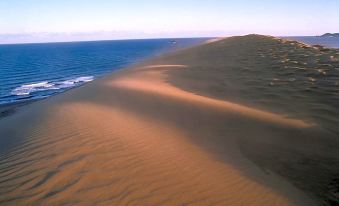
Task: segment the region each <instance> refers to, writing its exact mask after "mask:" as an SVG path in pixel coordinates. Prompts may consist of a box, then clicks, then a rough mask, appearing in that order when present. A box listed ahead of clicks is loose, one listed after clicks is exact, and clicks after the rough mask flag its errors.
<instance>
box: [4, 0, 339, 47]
mask: <svg viewBox="0 0 339 206" xmlns="http://www.w3.org/2000/svg"><path fill="white" fill-rule="evenodd" d="M325 32H339V0H280V1H279V0H234V1H228V0H166V1H165V0H120V1H116V0H0V43H6V42H8V43H12V42H41V41H73V40H89V39H129V38H158V37H190V36H192V37H195V36H230V35H242V34H248V33H260V34H270V35H279V36H286V35H318V34H322V33H325Z"/></svg>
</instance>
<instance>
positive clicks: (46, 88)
mask: <svg viewBox="0 0 339 206" xmlns="http://www.w3.org/2000/svg"><path fill="white" fill-rule="evenodd" d="M286 38H288V39H292V40H297V41H302V42H305V43H307V44H322V45H324V46H327V47H332V48H339V38H336V37H333V38H330V37H286ZM206 40H207V38H187V39H175V40H173V39H153V40H152V39H151V40H115V41H92V42H68V43H40V44H13V45H0V105H4V104H10V103H17V102H24V101H31V100H37V99H42V98H46V97H49V96H51V95H55V94H59V93H61V92H64V91H66V90H68V89H71V88H74V87H77V86H80V85H82V84H84V83H86V82H90V81H93V80H94V79H96V78H99V77H101V76H103V75H106V74H108V73H111V72H112V71H115V70H118V69H121V68H124V67H127V66H129V65H131V64H134V63H137V62H140V61H142V60H145V59H147V58H150V57H153V56H155V55H158V54H163V53H165V52H170V51H174V50H176V49H181V48H185V47H189V46H193V45H195V44H199V43H201V42H203V41H206Z"/></svg>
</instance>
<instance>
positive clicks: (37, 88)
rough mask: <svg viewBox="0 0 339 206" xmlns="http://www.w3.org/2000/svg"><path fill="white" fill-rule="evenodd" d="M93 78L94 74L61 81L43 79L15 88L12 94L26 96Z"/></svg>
mask: <svg viewBox="0 0 339 206" xmlns="http://www.w3.org/2000/svg"><path fill="white" fill-rule="evenodd" d="M93 79H94V77H93V76H83V77H77V78H73V79H68V80H65V81H59V82H49V81H42V82H37V83H30V84H23V85H21V86H20V87H17V88H15V89H13V90H12V92H11V94H12V95H17V96H26V95H30V94H32V93H34V92H42V91H49V90H59V89H66V88H71V87H75V86H78V85H80V84H83V83H86V82H90V81H93Z"/></svg>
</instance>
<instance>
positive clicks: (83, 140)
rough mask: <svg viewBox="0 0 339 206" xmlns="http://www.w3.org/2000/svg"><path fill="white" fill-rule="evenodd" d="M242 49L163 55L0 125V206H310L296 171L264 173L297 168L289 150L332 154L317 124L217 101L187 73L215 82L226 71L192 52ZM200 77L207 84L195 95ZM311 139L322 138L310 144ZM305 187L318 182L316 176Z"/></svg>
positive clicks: (213, 45)
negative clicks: (206, 73)
mask: <svg viewBox="0 0 339 206" xmlns="http://www.w3.org/2000/svg"><path fill="white" fill-rule="evenodd" d="M242 38H245V40H246V41H252V42H258V41H260V40H261V38H263V37H255V38H254V39H253V37H252V36H249V37H238V38H236V39H232V38H231V39H225V40H221V41H217V42H212V43H209V44H207V45H202V46H200V47H197V48H192V49H190V50H184V51H182V52H178V53H175V54H171V55H168V56H164V57H161V58H159V59H156V60H152V61H149V62H145V63H143V64H142V65H139V66H136V67H135V68H131V69H127V70H124V71H121V72H118V73H115V74H113V75H111V76H109V77H106V78H104V79H102V80H99V81H95V82H93V83H90V84H87V85H85V86H83V87H81V88H78V89H74V90H71V91H69V92H67V93H64V94H61V95H58V96H55V97H52V98H50V99H47V100H45V101H41V102H36V103H34V104H31V105H28V106H26V108H24V109H22V110H20V111H19V112H16V113H15V114H13V115H11V116H8V117H6V118H3V119H1V122H0V137H1V138H2V140H1V141H2V142H3V143H4V144H3V145H4V147H3V148H4V149H2V152H1V153H0V205H316V204H317V203H319V202H321V198H323V196H317V195H316V194H317V193H312V192H310V190H309V189H308V186H309V185H310V186H313V185H314V184H315V183H314V184H313V183H309V184H307V181H308V180H309V179H307V178H306V179H302V178H301V177H300V176H301V175H300V172H299V171H298V170H297V171H296V169H295V168H296V167H297V166H298V165H297V166H296V164H295V163H293V162H292V163H291V164H289V166H290V168H289V169H288V168H287V169H286V168H285V167H283V168H281V167H279V166H276V165H275V164H281V162H284V161H285V159H287V160H288V161H292V160H299V157H294V156H291V155H294V154H295V153H294V151H298V154H300V155H309V156H307V157H308V158H309V159H310V158H311V157H312V156H314V155H315V154H322V156H323V157H325V158H328V157H332V155H335V152H334V151H333V150H332V147H331V146H333V147H335V146H336V144H337V142H336V141H334V140H333V141H332V139H331V138H332V137H333V136H331V135H332V133H330V132H328V131H327V130H326V129H324V128H323V127H322V124H321V122H319V121H312V120H314V119H312V118H302V116H301V115H293V114H291V113H289V112H282V110H276V111H275V110H274V109H272V107H269V106H267V107H268V108H270V109H266V110H265V109H263V106H262V107H255V106H253V105H250V104H245V103H244V101H236V99H234V101H231V100H232V99H230V100H227V99H226V98H224V96H221V95H220V98H217V97H215V94H217V93H213V92H211V93H209V92H208V91H209V88H207V87H204V86H206V85H212V84H213V82H214V81H215V82H217V81H218V78H212V79H211V78H210V77H209V76H206V75H205V74H203V75H200V74H202V73H201V71H199V66H203V67H204V68H205V67H206V65H210V66H209V72H210V73H214V74H215V75H218V76H220V75H221V74H223V73H225V72H226V71H222V72H221V73H220V71H219V70H218V67H216V66H215V62H218V61H221V60H220V59H223V58H225V59H223V60H222V61H224V63H225V61H227V58H228V57H227V55H225V53H223V52H220V55H219V56H218V55H215V57H214V58H211V57H209V56H208V55H206V54H205V53H204V51H207V52H208V51H209V50H210V49H211V48H216V50H217V51H221V49H220V48H226V47H225V46H220V44H229V43H233V42H234V41H235V42H236V43H242V41H241V40H242ZM266 38H267V39H269V41H270V42H273V43H275V42H276V41H279V40H277V39H272V38H268V37H265V39H266ZM267 41H268V40H267ZM284 44H287V43H286V42H285V43H284ZM238 47H242V48H243V45H240V46H239V45H237V46H236V48H238ZM269 48H271V47H269V46H267V49H269ZM282 48H284V47H282ZM233 52H237V51H236V50H233ZM185 54H186V56H185ZM203 57H205V58H203ZM219 58H220V59H219ZM256 58H257V57H256ZM258 58H259V57H258ZM192 59H193V60H192ZM199 59H200V60H199ZM218 59H219V60H218ZM197 65H198V66H197ZM224 65H226V63H225V64H224ZM254 66H257V65H254ZM227 68H230V67H227ZM199 72H200V73H199ZM226 73H227V72H226ZM248 73H250V72H248ZM214 74H213V75H214ZM187 75H191V76H190V77H191V78H193V79H199V82H200V83H197V84H195V83H192V79H190V78H189V77H188V76H187ZM204 78H209V83H208V84H207V83H206V85H205V84H203V83H204V82H205V80H204ZM243 78H246V76H243ZM252 78H255V76H253V74H252ZM190 86H191V87H190ZM199 86H200V87H201V88H202V87H204V89H199V90H198V89H197V87H199ZM227 89H228V88H226V87H225V88H224V91H227ZM253 90H255V88H253ZM206 92H207V93H209V94H210V95H206ZM227 95H229V97H230V98H233V96H232V93H231V92H230V93H227V94H226V96H227ZM239 95H240V94H239ZM240 96H241V95H240ZM323 135H329V136H326V137H324V138H323V139H319V137H323ZM304 138H307V140H308V141H304ZM329 139H331V141H329ZM301 142H304V143H305V145H302V143H301ZM276 145H279V147H277V146H276ZM5 146H6V147H5ZM268 148H269V149H270V150H269V149H268ZM326 149H327V153H326ZM291 157H293V158H291ZM271 158H273V160H272V159H271ZM274 158H276V159H274ZM284 158H285V159H284ZM320 160H322V159H320ZM263 163H264V164H263ZM306 165H307V164H306ZM299 166H300V165H299ZM298 168H303V167H298ZM308 169H309V168H308ZM313 170H314V171H315V169H314V168H313ZM291 171H292V172H294V174H295V176H296V177H297V178H296V179H297V180H300V182H301V183H302V184H304V185H305V188H302V187H300V186H299V184H297V183H296V181H295V179H293V178H291V177H290V172H291ZM304 174H305V176H306V177H307V175H308V174H309V173H308V171H307V170H305V171H304ZM314 179H315V180H316V181H315V182H316V183H317V181H318V179H320V180H321V181H323V180H327V179H326V178H324V176H322V174H320V175H319V178H318V179H316V178H314ZM319 199H320V200H319ZM325 203H328V202H325Z"/></svg>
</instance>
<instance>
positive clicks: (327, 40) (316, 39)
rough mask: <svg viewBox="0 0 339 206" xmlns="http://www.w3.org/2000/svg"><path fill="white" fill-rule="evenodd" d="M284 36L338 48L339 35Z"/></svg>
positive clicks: (311, 43) (307, 42)
mask: <svg viewBox="0 0 339 206" xmlns="http://www.w3.org/2000/svg"><path fill="white" fill-rule="evenodd" d="M285 38H287V39H290V40H295V41H301V42H304V43H306V44H310V45H315V44H319V45H323V46H326V47H330V48H337V49H339V37H320V36H290V37H285Z"/></svg>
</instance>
